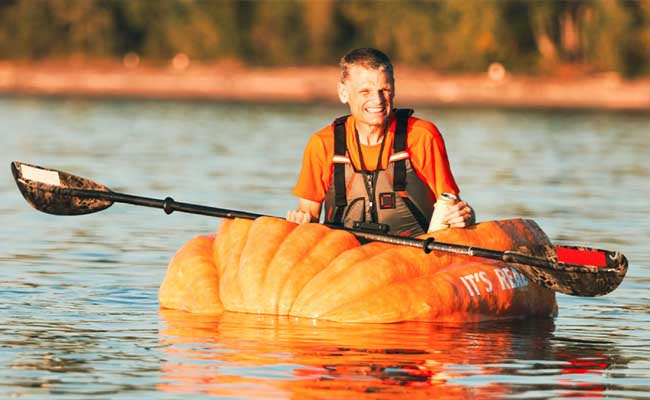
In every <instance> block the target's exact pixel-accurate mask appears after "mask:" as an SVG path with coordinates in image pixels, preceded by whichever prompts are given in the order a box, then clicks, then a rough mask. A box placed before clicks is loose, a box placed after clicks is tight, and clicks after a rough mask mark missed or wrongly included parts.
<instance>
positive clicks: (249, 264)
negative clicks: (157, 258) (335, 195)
mask: <svg viewBox="0 0 650 400" xmlns="http://www.w3.org/2000/svg"><path fill="white" fill-rule="evenodd" d="M434 235H435V238H436V240H439V241H444V242H446V243H455V244H463V245H468V246H476V247H484V248H489V249H494V250H502V251H505V250H516V251H519V252H527V253H529V254H531V255H535V256H549V254H546V252H548V251H549V250H548V249H549V248H550V247H551V246H550V241H549V239H548V238H547V237H546V235H545V234H544V232H543V231H542V230H541V229H540V228H539V227H538V226H537V224H535V222H533V221H530V220H522V219H513V220H505V221H491V222H483V223H480V224H477V225H475V226H473V227H471V228H466V229H447V230H444V231H438V232H435V233H434ZM159 300H160V305H161V307H163V308H169V309H177V310H185V311H188V312H192V313H204V314H205V313H221V312H224V311H234V312H246V313H259V314H272V315H289V316H295V317H305V318H316V319H326V320H331V321H339V322H368V323H387V322H399V321H407V320H419V321H438V322H478V321H485V320H499V319H511V318H522V317H531V316H551V315H554V314H555V313H556V312H557V304H556V301H555V293H554V292H553V291H551V290H549V289H546V288H542V287H540V286H538V285H536V284H534V283H532V282H529V281H528V280H527V279H526V278H525V277H524V276H523V275H522V274H521V273H519V272H517V271H516V270H515V269H513V268H511V267H509V266H507V265H506V264H504V263H503V262H500V261H493V260H486V259H482V258H477V257H470V256H466V255H456V254H451V253H445V252H436V251H433V252H432V253H430V254H425V253H424V252H423V251H422V250H419V249H416V248H413V247H406V246H397V245H393V244H387V243H378V242H373V243H368V244H361V243H359V241H358V240H357V239H356V238H355V236H354V235H352V234H351V233H349V232H346V231H342V230H335V229H331V228H328V227H326V226H324V225H320V224H303V225H296V224H293V223H290V222H287V221H285V220H283V219H279V218H272V217H261V218H257V219H256V220H245V219H233V220H225V221H223V223H222V225H221V227H220V229H219V232H218V234H217V235H206V236H198V237H196V238H194V239H192V240H190V241H189V242H188V243H187V244H186V245H185V246H183V247H182V248H181V249H180V250H179V251H178V252H177V253H176V255H175V256H174V258H173V259H172V261H171V263H170V265H169V267H168V270H167V274H166V276H165V279H164V281H163V283H162V285H161V287H160V293H159Z"/></svg>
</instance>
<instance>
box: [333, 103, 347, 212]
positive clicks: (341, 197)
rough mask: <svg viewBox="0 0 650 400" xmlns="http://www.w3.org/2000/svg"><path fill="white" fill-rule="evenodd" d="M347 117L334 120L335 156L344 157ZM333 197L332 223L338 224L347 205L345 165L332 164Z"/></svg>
mask: <svg viewBox="0 0 650 400" xmlns="http://www.w3.org/2000/svg"><path fill="white" fill-rule="evenodd" d="M348 117H349V115H346V116H343V117H339V118H337V119H336V120H334V155H335V156H345V155H346V152H347V145H346V141H345V122H346V121H347V120H348ZM334 195H335V198H334V199H335V202H336V213H335V214H336V215H335V216H334V223H339V222H340V219H341V218H342V212H343V209H344V208H345V206H347V205H348V200H347V196H346V193H345V165H344V164H341V163H335V164H334ZM339 214H340V215H339Z"/></svg>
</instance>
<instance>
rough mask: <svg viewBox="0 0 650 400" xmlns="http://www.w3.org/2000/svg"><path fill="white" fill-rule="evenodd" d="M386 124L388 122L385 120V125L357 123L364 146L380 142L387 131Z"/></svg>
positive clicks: (360, 139)
mask: <svg viewBox="0 0 650 400" xmlns="http://www.w3.org/2000/svg"><path fill="white" fill-rule="evenodd" d="M385 125H386V122H384V125H365V124H357V123H355V126H356V128H357V132H358V133H359V141H360V142H361V144H362V145H364V146H373V145H377V144H380V143H381V141H382V139H383V138H384V132H385V131H386V130H385V129H384V127H385Z"/></svg>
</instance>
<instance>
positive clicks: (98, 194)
mask: <svg viewBox="0 0 650 400" xmlns="http://www.w3.org/2000/svg"><path fill="white" fill-rule="evenodd" d="M60 193H61V194H64V195H69V196H76V197H84V198H93V199H101V200H109V201H112V202H117V203H126V204H133V205H139V206H145V207H152V208H160V209H162V210H164V211H165V213H166V214H171V213H173V212H174V211H178V212H184V213H189V214H198V215H205V216H210V217H217V218H243V219H256V218H259V217H263V216H265V215H263V214H255V213H250V212H245V211H237V210H229V209H225V208H218V207H208V206H202V205H197V204H190V203H182V202H177V201H175V200H174V199H172V198H171V197H166V198H165V199H164V200H161V199H155V198H150V197H143V196H134V195H130V194H126V193H119V192H113V191H100V190H87V189H72V188H62V189H60ZM327 226H329V227H330V228H334V229H343V230H345V231H348V232H350V233H352V234H353V235H355V236H356V237H358V238H361V239H364V240H369V241H376V242H384V243H391V244H396V245H402V246H410V247H417V248H420V249H422V250H424V252H426V253H430V252H431V251H434V250H435V251H443V252H447V253H454V254H462V255H467V256H475V257H482V258H488V259H491V260H498V261H504V262H507V263H519V264H528V265H534V266H537V267H541V268H553V267H554V265H553V263H551V262H550V261H549V260H547V259H542V258H538V257H531V256H527V255H525V254H521V253H513V252H509V251H496V250H489V249H483V248H479V247H471V246H463V245H458V244H452V243H440V242H436V241H434V239H433V238H427V239H415V238H410V237H403V236H394V235H388V234H381V233H372V232H363V231H359V230H352V229H348V228H343V227H340V226H333V225H327Z"/></svg>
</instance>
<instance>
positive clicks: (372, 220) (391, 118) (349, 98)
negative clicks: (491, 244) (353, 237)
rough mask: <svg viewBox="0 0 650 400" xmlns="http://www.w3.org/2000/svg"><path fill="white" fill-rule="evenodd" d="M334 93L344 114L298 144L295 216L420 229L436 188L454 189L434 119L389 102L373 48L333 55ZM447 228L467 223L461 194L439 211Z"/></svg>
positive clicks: (406, 231)
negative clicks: (336, 58) (337, 59)
mask: <svg viewBox="0 0 650 400" xmlns="http://www.w3.org/2000/svg"><path fill="white" fill-rule="evenodd" d="M340 66H341V81H340V82H339V84H338V95H339V99H340V100H341V102H342V103H347V104H348V106H349V107H350V115H349V116H345V117H341V118H338V119H337V120H336V121H335V122H334V124H332V125H330V126H327V127H325V128H324V129H322V130H320V131H318V132H316V133H315V134H314V135H313V136H312V138H311V139H310V141H309V143H308V144H307V147H306V149H305V153H304V157H303V164H302V170H301V172H300V176H299V178H298V182H297V183H296V186H295V188H294V190H293V194H294V195H295V196H297V197H298V198H299V200H298V209H297V210H292V211H289V212H288V213H287V220H289V221H292V222H296V223H305V222H317V221H318V220H319V219H320V215H321V209H322V208H324V209H325V223H329V224H334V225H341V226H346V227H351V228H356V229H364V230H370V231H378V232H384V233H391V234H398V235H404V236H415V235H419V234H422V233H425V232H427V228H428V226H429V222H430V220H431V215H432V211H433V204H434V203H435V202H436V199H437V198H439V197H440V195H441V194H442V193H451V194H454V195H456V196H457V195H458V192H459V190H458V186H457V185H456V182H455V180H454V177H453V175H452V173H451V170H450V167H449V160H448V158H447V152H446V150H445V145H444V142H443V139H442V136H441V135H440V133H439V132H438V129H437V128H436V127H435V125H434V124H432V123H431V122H428V121H424V120H421V119H418V118H414V117H412V116H411V113H412V110H397V109H393V99H394V97H395V84H394V77H393V66H392V64H391V62H390V60H389V58H388V57H387V56H386V55H385V54H384V53H382V52H381V51H379V50H376V49H371V48H361V49H356V50H353V51H351V52H350V53H348V54H346V55H345V56H344V57H343V58H342V59H341V63H340ZM442 220H443V221H442V222H443V223H446V224H448V225H449V226H450V227H457V228H462V227H466V226H469V225H472V224H473V223H474V210H473V209H472V208H471V207H470V206H469V205H468V204H467V203H466V202H464V201H460V202H458V203H457V204H455V205H453V206H450V207H449V208H448V211H447V212H446V214H444V215H443V216H442Z"/></svg>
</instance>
